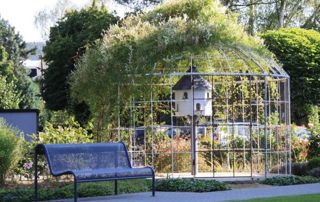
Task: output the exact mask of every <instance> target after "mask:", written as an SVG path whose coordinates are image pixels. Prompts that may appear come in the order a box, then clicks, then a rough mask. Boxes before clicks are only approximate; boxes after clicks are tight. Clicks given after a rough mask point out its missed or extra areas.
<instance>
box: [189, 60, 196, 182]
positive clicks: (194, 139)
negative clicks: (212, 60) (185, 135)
mask: <svg viewBox="0 0 320 202" xmlns="http://www.w3.org/2000/svg"><path fill="white" fill-rule="evenodd" d="M190 72H191V82H192V116H191V120H192V133H191V152H192V175H193V176H196V175H197V174H198V158H197V155H198V153H197V132H196V119H197V117H196V115H195V113H194V79H193V58H191V71H190Z"/></svg>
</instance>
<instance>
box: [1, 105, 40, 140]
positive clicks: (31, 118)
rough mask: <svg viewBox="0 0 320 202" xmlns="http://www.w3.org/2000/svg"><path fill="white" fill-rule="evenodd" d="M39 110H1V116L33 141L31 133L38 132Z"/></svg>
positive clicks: (27, 138)
mask: <svg viewBox="0 0 320 202" xmlns="http://www.w3.org/2000/svg"><path fill="white" fill-rule="evenodd" d="M38 116H39V110H37V109H29V110H0V118H3V119H4V120H5V121H6V122H7V124H8V125H10V126H11V127H14V128H16V129H18V130H20V131H21V132H23V134H24V138H25V139H26V140H27V141H31V135H32V134H37V133H38Z"/></svg>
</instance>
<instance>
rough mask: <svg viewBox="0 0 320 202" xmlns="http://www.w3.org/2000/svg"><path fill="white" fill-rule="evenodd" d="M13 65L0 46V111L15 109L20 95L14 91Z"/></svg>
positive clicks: (17, 106)
mask: <svg viewBox="0 0 320 202" xmlns="http://www.w3.org/2000/svg"><path fill="white" fill-rule="evenodd" d="M15 83H16V78H15V77H14V68H13V63H12V62H11V61H8V53H7V52H6V51H5V49H4V47H3V46H1V45H0V98H1V99H0V109H17V108H19V103H20V101H21V95H20V94H19V92H17V89H16V85H15Z"/></svg>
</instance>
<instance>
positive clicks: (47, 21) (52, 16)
mask: <svg viewBox="0 0 320 202" xmlns="http://www.w3.org/2000/svg"><path fill="white" fill-rule="evenodd" d="M72 9H75V5H73V4H72V3H71V1H70V0H58V1H57V3H56V4H55V6H54V8H53V9H51V10H48V9H44V10H41V11H39V12H38V13H37V14H36V15H35V18H34V24H35V25H36V27H37V28H38V29H39V30H40V32H41V36H42V38H43V39H44V40H48V37H49V33H50V27H52V26H54V25H55V23H56V22H57V21H58V20H59V19H61V18H62V17H63V16H64V15H65V14H66V12H67V11H68V10H72Z"/></svg>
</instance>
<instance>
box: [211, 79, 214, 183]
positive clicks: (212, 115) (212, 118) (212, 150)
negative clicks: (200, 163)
mask: <svg viewBox="0 0 320 202" xmlns="http://www.w3.org/2000/svg"><path fill="white" fill-rule="evenodd" d="M211 86H212V88H211V98H210V99H211V100H210V101H211V117H210V118H211V127H212V134H211V135H210V137H211V139H210V141H211V147H210V151H211V152H210V161H211V170H212V177H214V174H215V170H214V169H215V167H214V153H213V152H214V140H215V138H214V137H213V135H214V133H215V129H214V113H213V112H214V103H213V76H211Z"/></svg>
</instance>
